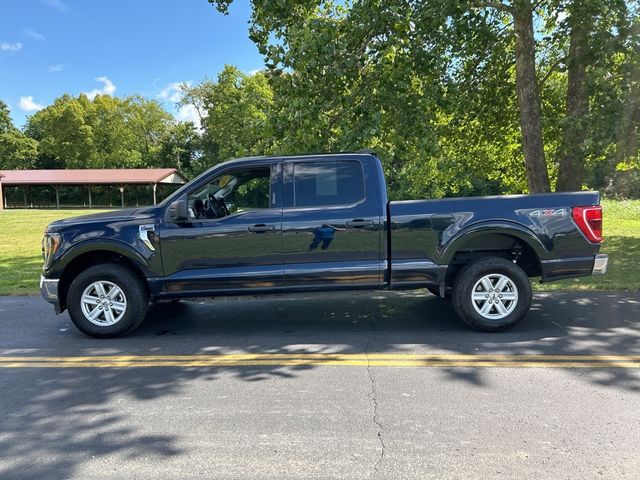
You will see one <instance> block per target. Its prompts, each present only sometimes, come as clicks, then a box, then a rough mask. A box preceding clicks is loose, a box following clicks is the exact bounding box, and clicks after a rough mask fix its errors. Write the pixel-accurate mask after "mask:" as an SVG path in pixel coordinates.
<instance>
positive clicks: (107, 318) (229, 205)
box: [40, 153, 608, 337]
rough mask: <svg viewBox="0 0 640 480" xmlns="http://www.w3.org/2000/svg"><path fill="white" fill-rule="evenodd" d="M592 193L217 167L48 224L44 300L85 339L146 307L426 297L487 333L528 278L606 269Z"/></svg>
mask: <svg viewBox="0 0 640 480" xmlns="http://www.w3.org/2000/svg"><path fill="white" fill-rule="evenodd" d="M599 203H600V195H599V193H598V192H572V193H551V194H540V195H510V196H493V197H477V198H451V199H443V200H410V201H397V202H396V201H392V202H390V201H388V199H387V188H386V185H385V179H384V174H383V169H382V165H381V163H380V160H379V159H378V158H377V157H376V156H375V155H374V154H372V153H339V154H324V155H304V156H289V157H251V158H242V159H238V160H232V161H229V162H225V163H222V164H219V165H216V166H215V167H213V168H211V169H209V170H208V171H206V172H205V173H203V174H202V175H200V176H199V177H197V178H195V179H194V180H192V181H191V182H189V183H187V184H186V185H184V186H182V187H181V188H180V189H178V190H177V191H175V192H174V193H173V194H172V195H170V196H169V197H167V198H166V199H165V200H164V201H163V202H161V203H160V204H158V205H155V206H150V207H144V208H136V209H126V210H124V209H123V210H114V211H110V212H107V213H100V214H94V215H86V216H82V217H76V218H70V219H65V220H59V221H55V222H53V223H51V224H50V225H49V226H48V227H47V228H46V230H45V233H44V238H43V242H42V250H43V257H44V266H43V272H42V277H41V282H40V283H41V285H40V286H41V291H42V295H43V297H44V298H45V299H46V300H47V301H49V302H50V303H52V304H53V305H54V306H55V310H56V312H57V313H60V312H62V311H64V310H65V309H68V310H69V315H70V317H71V319H72V320H73V322H74V324H75V325H76V326H77V327H78V328H79V329H80V330H81V331H83V332H85V333H86V334H88V335H91V336H94V337H112V336H117V335H122V334H126V333H128V332H130V331H132V330H133V329H135V328H136V327H137V326H138V325H139V324H140V323H141V322H142V320H143V319H144V317H145V313H146V311H147V307H148V305H149V303H150V302H159V301H165V300H166V301H177V300H179V299H182V298H189V297H191V298H193V297H215V296H230V295H243V294H269V293H292V292H306V291H337V290H350V289H419V288H423V289H427V290H428V291H430V292H432V293H433V294H435V295H438V296H439V297H441V298H443V299H450V301H451V302H452V304H453V308H454V309H455V311H456V313H457V315H458V316H459V317H460V319H461V320H463V321H464V322H466V323H467V324H468V325H469V326H471V327H473V328H476V329H480V330H483V331H499V330H505V329H507V328H509V327H511V326H513V325H515V324H516V323H517V322H519V321H520V320H521V319H522V318H523V317H524V316H525V314H526V313H527V311H528V309H529V307H530V304H531V298H532V292H531V284H530V280H529V277H540V278H541V281H542V282H547V281H552V280H553V281H555V280H558V279H563V278H572V277H580V276H586V275H592V274H602V273H605V271H606V268H607V261H608V258H607V255H603V254H599V253H598V252H599V249H600V244H601V242H602V209H601V207H600V205H599Z"/></svg>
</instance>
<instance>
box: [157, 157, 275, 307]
mask: <svg viewBox="0 0 640 480" xmlns="http://www.w3.org/2000/svg"><path fill="white" fill-rule="evenodd" d="M281 190H282V182H281V164H280V162H278V161H274V162H272V163H264V164H259V165H251V166H245V167H242V166H239V167H235V168H234V167H233V166H230V167H229V168H228V169H225V170H224V171H221V172H219V173H217V174H215V175H214V177H213V178H212V180H211V181H210V182H208V183H207V184H206V185H204V186H201V187H198V188H197V189H196V190H195V191H191V192H189V193H187V194H186V195H187V202H188V208H189V217H190V219H189V221H187V222H184V223H167V224H166V225H165V228H163V229H161V230H160V242H161V250H162V261H163V266H164V271H165V287H164V289H165V291H167V292H169V293H181V294H190V295H198V294H203V295H204V294H210V293H212V292H215V293H219V292H228V293H237V292H240V291H244V290H252V291H254V290H256V289H260V290H270V289H275V288H279V287H282V283H283V263H282V201H281Z"/></svg>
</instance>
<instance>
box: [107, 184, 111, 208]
mask: <svg viewBox="0 0 640 480" xmlns="http://www.w3.org/2000/svg"><path fill="white" fill-rule="evenodd" d="M107 192H108V194H107V196H108V197H109V206H111V185H107Z"/></svg>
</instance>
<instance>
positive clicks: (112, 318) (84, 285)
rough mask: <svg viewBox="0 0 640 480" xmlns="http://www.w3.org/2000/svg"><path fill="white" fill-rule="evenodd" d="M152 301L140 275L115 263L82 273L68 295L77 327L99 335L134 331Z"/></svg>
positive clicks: (70, 287)
mask: <svg viewBox="0 0 640 480" xmlns="http://www.w3.org/2000/svg"><path fill="white" fill-rule="evenodd" d="M148 303H149V297H148V294H147V291H146V289H145V287H144V284H143V283H142V281H141V280H140V279H139V278H138V276H137V275H136V274H135V273H134V272H132V271H131V270H130V269H128V268H126V267H124V266H122V265H118V264H114V263H105V264H100V265H95V266H93V267H91V268H88V269H86V270H85V271H83V272H81V273H80V274H79V275H78V276H77V277H76V278H75V279H74V280H73V282H72V283H71V285H70V286H69V293H68V296H67V307H68V309H69V315H70V316H71V320H72V321H73V323H74V324H75V326H76V327H78V329H80V330H81V331H83V332H84V333H86V334H87V335H90V336H92V337H98V338H108V337H117V336H120V335H124V334H126V333H129V332H131V331H133V330H134V329H135V328H137V327H138V326H139V325H140V324H141V323H142V320H144V316H145V314H146V312H147V306H148Z"/></svg>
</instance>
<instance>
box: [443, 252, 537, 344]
mask: <svg viewBox="0 0 640 480" xmlns="http://www.w3.org/2000/svg"><path fill="white" fill-rule="evenodd" d="M531 297H532V291H531V283H530V282H529V278H528V277H527V274H526V273H525V272H524V270H522V269H521V268H520V267H519V266H517V265H516V264H514V263H513V262H510V261H508V260H506V259H504V258H499V257H487V258H482V259H480V260H477V261H475V262H472V263H470V264H468V265H466V266H465V267H464V268H462V270H460V272H459V273H458V275H457V276H456V280H455V283H454V286H453V297H452V298H453V306H454V308H455V310H456V313H457V314H458V316H459V317H460V319H461V320H462V321H463V322H465V323H466V324H467V325H469V326H471V327H473V328H475V329H477V330H482V331H485V332H498V331H502V330H507V329H508V328H511V327H513V326H514V325H515V324H517V323H518V322H520V321H521V320H522V319H523V318H524V316H525V314H526V313H527V312H528V311H529V307H530V306H531Z"/></svg>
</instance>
